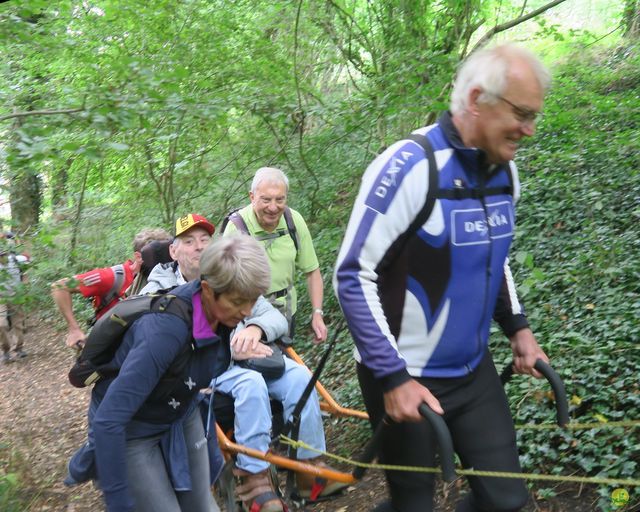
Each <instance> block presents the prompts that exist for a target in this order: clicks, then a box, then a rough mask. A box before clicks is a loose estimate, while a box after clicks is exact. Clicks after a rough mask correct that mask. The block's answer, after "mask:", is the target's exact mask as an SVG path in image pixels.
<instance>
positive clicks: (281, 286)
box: [223, 167, 327, 343]
mask: <svg viewBox="0 0 640 512" xmlns="http://www.w3.org/2000/svg"><path fill="white" fill-rule="evenodd" d="M288 192H289V180H288V179H287V177H286V176H285V174H284V173H283V172H282V171H281V170H280V169H276V168H273V167H262V168H260V169H258V170H257V171H256V174H255V176H254V177H253V182H252V183H251V191H250V192H249V199H250V200H251V204H249V205H247V206H245V207H244V208H242V209H240V210H238V211H237V212H235V213H234V214H232V215H231V217H230V219H229V220H230V222H229V223H228V224H227V226H226V228H225V230H224V233H223V234H224V235H228V234H231V233H235V232H236V231H243V232H247V233H249V234H250V235H251V236H253V237H254V238H256V239H257V240H259V241H261V242H262V243H263V244H264V248H265V250H266V251H267V256H268V257H269V264H270V265H271V287H270V288H269V291H268V292H267V295H266V297H267V298H268V299H269V300H270V301H271V302H272V304H273V305H274V306H275V307H277V308H278V309H279V310H280V311H281V312H282V313H283V314H284V316H285V317H286V318H287V320H288V321H289V335H290V336H291V337H293V334H294V327H295V314H296V306H297V304H296V303H297V293H296V289H295V287H294V282H295V272H296V269H298V270H299V271H300V272H302V273H303V274H305V275H306V278H307V289H308V291H309V299H310V300H311V307H312V309H313V313H312V316H311V327H312V329H313V333H314V337H315V339H314V341H315V342H316V343H319V342H321V341H324V340H326V339H327V327H326V326H325V324H324V319H323V318H322V316H323V313H322V300H323V294H324V285H323V282H322V275H321V274H320V266H319V264H318V258H317V257H316V253H315V250H314V248H313V241H312V240H311V234H310V233H309V229H308V228H307V224H306V222H305V221H304V219H303V218H302V215H300V214H299V213H298V212H297V211H295V210H292V209H290V208H289V207H288V206H287V194H288Z"/></svg>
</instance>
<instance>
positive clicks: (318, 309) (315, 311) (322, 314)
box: [313, 308, 324, 316]
mask: <svg viewBox="0 0 640 512" xmlns="http://www.w3.org/2000/svg"><path fill="white" fill-rule="evenodd" d="M316 313H318V314H319V315H320V316H324V311H322V310H321V309H320V308H315V309H314V310H313V314H314V315H315V314H316Z"/></svg>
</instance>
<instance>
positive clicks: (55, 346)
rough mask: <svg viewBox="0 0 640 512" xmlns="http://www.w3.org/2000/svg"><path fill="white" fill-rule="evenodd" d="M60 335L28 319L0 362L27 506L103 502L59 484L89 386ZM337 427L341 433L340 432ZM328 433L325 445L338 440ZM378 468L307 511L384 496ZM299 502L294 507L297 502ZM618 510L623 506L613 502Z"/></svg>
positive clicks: (5, 424)
mask: <svg viewBox="0 0 640 512" xmlns="http://www.w3.org/2000/svg"><path fill="white" fill-rule="evenodd" d="M63 345H64V344H63V336H62V334H61V333H59V332H55V331H53V330H52V329H51V328H50V327H49V326H48V325H47V323H45V322H44V321H42V322H39V323H38V322H36V321H35V320H34V319H33V318H32V319H30V322H29V325H28V333H27V338H26V343H25V349H26V351H27V352H28V353H29V357H27V358H26V359H23V360H20V361H17V362H14V363H11V364H9V365H0V393H1V396H2V400H0V468H3V469H7V468H9V469H10V470H11V471H17V472H18V473H19V474H20V475H21V481H20V488H21V489H22V491H23V495H24V498H25V499H26V500H28V501H29V502H30V505H29V507H28V509H27V510H28V511H30V512H36V511H56V512H57V511H65V512H95V511H100V510H103V505H102V499H101V496H100V494H99V493H98V492H97V491H96V490H95V489H94V488H93V486H92V485H91V484H85V485H81V486H76V487H74V488H67V487H65V486H64V485H63V484H62V480H63V479H64V476H65V475H66V463H67V460H68V459H69V456H70V455H71V454H72V453H73V451H74V450H75V449H76V448H77V447H78V446H80V444H81V443H82V442H84V439H85V424H86V421H85V412H86V406H87V402H88V399H89V392H90V391H89V390H88V389H86V390H83V389H76V388H73V387H72V386H71V385H70V384H69V383H68V381H67V378H66V372H67V370H68V369H69V367H70V366H71V364H72V362H73V357H74V356H73V353H72V352H71V351H69V350H68V349H66V348H64V346H63ZM342 434H343V433H340V435H342ZM332 437H333V436H332V435H330V437H329V446H330V447H331V445H334V446H335V444H336V443H337V441H338V440H337V439H336V440H332ZM463 485H464V484H462V485H461V482H456V483H454V484H451V485H449V486H446V487H444V486H442V485H439V486H438V493H437V494H438V499H437V500H438V505H437V507H436V510H439V511H441V512H450V511H452V510H453V509H454V506H455V502H456V501H457V497H458V496H459V494H460V492H461V486H463ZM385 494H386V490H385V487H384V480H383V477H382V475H381V473H379V472H375V471H370V472H369V473H368V474H367V476H366V477H365V479H364V480H363V481H362V482H360V483H359V484H358V485H357V486H353V487H350V488H349V489H347V490H346V492H345V493H344V494H343V495H342V496H341V497H339V498H337V499H335V500H332V501H330V502H324V503H319V504H316V505H314V506H305V507H304V508H303V510H307V511H309V512H365V511H370V510H371V509H372V508H373V506H374V505H375V504H376V503H378V502H380V501H381V500H382V499H384V496H385ZM596 498H597V497H596V495H595V492H594V491H593V490H587V491H584V490H583V491H582V492H581V491H580V490H578V489H575V488H567V489H561V490H559V495H558V496H557V497H556V498H553V499H552V500H551V501H544V502H540V501H536V499H535V493H533V494H532V500H531V503H530V505H529V506H528V507H527V508H526V511H527V512H534V511H535V512H588V511H590V510H594V511H595V510H598V509H597V508H596V507H595V504H594V503H595V500H596ZM298 510H299V509H298ZM619 510H622V509H619Z"/></svg>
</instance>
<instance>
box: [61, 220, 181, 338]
mask: <svg viewBox="0 0 640 512" xmlns="http://www.w3.org/2000/svg"><path fill="white" fill-rule="evenodd" d="M155 240H171V235H170V234H169V233H168V232H167V231H165V230H164V229H160V228H151V229H144V230H142V231H140V232H139V233H138V234H137V235H136V236H135V237H134V239H133V259H130V260H127V261H125V262H124V263H121V264H119V265H114V266H112V267H105V268H96V269H93V270H90V271H88V272H84V273H82V274H76V275H75V276H73V277H71V278H69V277H65V278H62V279H59V280H58V281H55V282H54V283H53V284H52V285H51V296H52V297H53V300H54V301H55V303H56V305H57V306H58V309H59V310H60V312H61V313H62V316H63V317H64V319H65V320H66V322H67V325H68V326H69V330H68V332H67V337H66V344H67V346H68V347H82V345H83V344H84V340H85V338H86V334H85V333H84V330H83V329H81V328H80V325H79V324H78V321H77V320H76V317H75V316H74V314H73V302H72V296H71V294H72V293H81V294H82V295H83V296H84V297H86V298H91V299H92V300H93V308H94V310H95V319H96V320H97V319H98V318H100V317H101V316H103V315H104V314H105V313H106V312H107V311H109V309H111V308H112V307H113V306H115V305H116V303H117V302H118V301H119V300H120V299H121V298H122V297H123V296H124V295H125V292H126V291H127V289H128V288H129V287H130V286H131V285H132V283H133V282H134V279H135V278H136V276H137V275H138V273H139V272H140V269H141V267H142V255H141V251H142V249H143V247H144V246H145V245H147V244H148V243H150V242H152V241H155Z"/></svg>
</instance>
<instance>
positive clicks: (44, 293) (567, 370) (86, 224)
mask: <svg viewBox="0 0 640 512" xmlns="http://www.w3.org/2000/svg"><path fill="white" fill-rule="evenodd" d="M543 3H546V2H543V1H541V0H540V1H535V2H528V3H527V4H528V6H529V7H528V8H530V9H534V8H538V7H540V6H541V5H542V4H543ZM521 10H522V4H521V3H520V2H518V3H515V2H513V3H512V2H497V1H496V2H493V1H482V2H480V1H470V2H455V1H438V2H435V1H428V0H411V1H402V2H399V1H396V0H384V1H379V2H366V1H360V0H326V1H321V0H313V1H309V2H295V3H292V2H257V3H256V2H249V1H246V0H240V1H237V2H233V3H229V2H222V1H219V0H214V1H201V0H189V1H181V2H173V1H169V0H162V1H159V2H140V1H132V2H126V3H125V2H117V1H114V0H100V1H96V2H94V3H91V4H89V3H86V2H85V3H82V4H79V3H77V2H70V1H68V0H62V1H59V2H45V1H43V0H25V1H21V2H6V3H3V4H2V5H1V6H0V36H1V37H2V42H1V44H0V49H1V50H2V52H3V57H4V58H3V59H2V62H1V63H0V100H1V101H0V105H3V107H2V108H0V116H7V115H10V114H11V113H12V112H13V111H17V112H28V111H41V110H44V111H57V110H62V111H65V113H59V114H50V115H30V116H24V117H19V118H10V119H7V120H4V121H2V123H3V124H2V128H3V130H5V133H4V135H5V137H4V140H5V143H6V146H5V147H3V148H2V154H1V155H0V158H1V164H2V165H1V167H0V173H1V174H2V176H3V177H5V178H7V179H8V180H9V184H11V183H13V182H14V181H15V179H16V177H20V176H22V175H25V176H27V178H29V177H30V178H31V179H30V181H27V180H26V179H25V181H24V183H28V184H29V186H30V187H31V188H32V189H33V192H34V193H36V194H37V193H39V192H40V191H42V192H43V197H42V199H43V203H42V218H41V222H40V224H39V225H38V226H36V225H33V226H32V227H31V228H30V229H29V232H28V235H27V236H26V238H25V239H26V240H27V242H28V245H29V250H30V252H31V254H32V255H33V264H32V267H31V269H30V270H29V272H28V275H29V282H28V283H27V286H28V291H29V293H28V296H29V297H30V302H28V304H27V305H28V306H29V307H30V308H31V309H32V310H37V311H39V312H40V314H41V315H43V317H44V318H49V319H50V318H52V317H53V316H54V315H53V308H52V303H51V299H50V295H49V284H50V283H51V282H52V281H54V280H56V279H58V278H60V277H64V276H70V275H72V274H74V273H77V272H81V271H84V270H87V269H90V268H93V267H95V266H108V265H112V264H114V263H116V262H120V261H122V260H124V259H125V258H127V257H129V256H130V254H131V247H130V245H131V239H132V237H133V235H134V233H135V232H137V231H139V230H140V229H141V228H143V227H150V226H159V227H165V228H166V229H171V228H172V226H173V221H174V219H175V217H176V216H178V215H182V214H184V213H187V212H198V213H202V214H204V215H206V216H207V217H209V218H210V219H211V220H213V221H214V222H216V224H217V223H218V222H219V220H220V219H221V218H222V216H223V214H224V213H225V212H227V211H228V210H229V208H230V207H232V206H239V205H242V204H244V203H245V202H246V200H247V199H246V196H247V191H248V188H249V183H250V180H251V177H252V175H253V173H254V171H255V170H256V168H257V167H260V166H263V165H276V166H279V167H281V168H283V169H284V170H285V171H286V172H287V173H288V174H289V177H290V180H291V193H290V204H291V206H292V207H294V208H296V209H298V210H300V211H301V212H302V214H303V215H304V216H305V218H306V219H307V221H308V222H309V225H310V227H311V231H312V234H313V236H314V243H315V246H316V251H317V253H318V257H319V260H320V264H321V268H322V270H323V276H324V280H325V305H324V310H325V312H326V315H327V320H328V322H329V324H330V328H331V329H330V336H331V335H332V333H331V330H334V331H335V330H336V329H337V326H338V322H339V319H340V316H341V315H340V312H339V308H338V305H337V303H336V300H335V297H334V296H333V293H332V289H331V272H332V269H333V265H334V262H335V259H336V256H337V250H338V247H339V244H340V241H341V239H342V236H343V233H344V230H345V227H346V224H347V221H348V216H349V212H350V208H351V205H352V203H353V200H354V197H355V194H356V193H357V189H358V185H359V181H360V177H361V175H362V172H363V171H364V169H365V168H366V166H367V165H368V163H369V162H370V161H371V160H372V159H373V157H374V156H375V155H376V154H378V153H379V152H380V151H381V150H382V149H383V148H384V147H386V146H387V145H388V144H389V143H391V142H392V141H394V140H396V139H397V138H399V137H401V136H404V135H406V134H407V133H409V132H410V131H411V130H413V129H415V128H416V127H418V126H423V125H425V124H427V122H428V119H429V116H430V114H433V113H435V112H437V111H440V110H442V109H445V108H446V106H447V97H448V87H449V84H450V79H451V76H452V74H453V70H454V69H455V66H456V65H457V62H458V60H459V58H460V57H461V56H462V55H464V54H465V53H466V52H468V51H469V49H470V48H472V47H473V43H474V41H477V40H478V39H479V38H480V37H482V35H483V34H485V33H487V32H488V31H489V30H490V28H491V27H493V26H497V25H499V24H501V23H504V22H506V21H508V20H511V19H514V18H515V17H517V16H518V15H520V14H521ZM621 12H622V2H621V1H617V2H574V1H571V2H569V1H567V2H566V3H565V4H561V5H560V6H559V7H558V8H557V10H556V9H554V10H553V11H549V12H547V13H545V14H544V15H542V16H539V17H536V18H535V19H534V20H531V21H529V22H527V23H525V24H522V25H519V26H517V27H515V28H514V29H512V30H510V31H508V32H507V33H506V37H509V38H515V39H519V40H526V41H527V44H530V45H531V46H532V47H534V48H535V47H537V48H538V49H539V50H540V52H541V53H543V54H544V55H545V56H546V58H547V61H548V62H550V63H557V64H556V65H555V66H554V68H555V69H554V75H555V84H554V87H553V89H552V91H551V93H550V94H549V97H548V99H547V102H546V105H545V115H544V117H543V118H542V120H541V121H540V123H539V126H538V134H537V136H536V137H535V138H534V139H533V140H532V141H531V142H530V143H528V144H527V145H525V146H524V147H523V148H522V149H521V151H520V153H519V155H518V163H519V166H520V176H521V180H522V185H523V194H522V199H521V202H520V205H519V209H518V215H519V217H518V233H517V240H516V242H515V246H514V250H513V253H512V256H513V257H512V264H513V270H514V272H515V275H516V280H517V282H518V284H519V287H520V289H519V291H520V293H521V295H522V298H523V300H524V302H525V304H526V305H527V308H528V315H529V318H530V321H531V323H532V325H533V327H534V329H535V331H536V333H537V335H538V338H539V339H540V340H541V341H542V342H543V344H544V347H545V350H547V352H548V353H549V354H550V356H551V357H552V361H553V363H554V365H555V367H556V368H557V369H558V370H559V371H560V373H561V375H562V376H563V378H564V379H565V383H566V386H567V390H568V392H569V394H570V395H571V396H573V395H575V396H576V397H577V398H576V399H575V400H574V402H575V404H574V405H573V408H572V415H573V417H574V419H575V420H577V421H582V422H591V421H597V420H596V419H595V418H601V417H605V418H607V419H610V420H614V419H621V418H636V419H637V418H638V417H640V390H639V388H638V383H637V374H638V370H639V368H638V365H639V364H640V358H639V357H638V355H639V354H638V349H637V347H638V342H639V341H640V337H639V334H638V329H637V328H638V318H640V297H639V287H638V283H639V282H640V272H639V271H638V268H640V261H639V257H640V256H639V255H640V233H639V229H638V226H639V225H640V223H639V222H638V221H639V220H640V203H639V202H638V198H639V197H640V178H639V175H638V173H639V169H640V156H639V155H640V153H639V152H638V147H640V140H638V138H639V135H638V134H639V133H640V130H639V129H638V128H639V121H640V119H639V118H638V115H639V114H638V108H637V105H638V94H637V90H638V87H639V86H640V71H639V70H640V66H639V64H640V59H639V57H638V49H637V47H636V46H633V45H631V44H629V45H627V46H619V47H615V42H616V39H614V38H615V37H617V35H618V34H616V32H613V33H612V34H611V35H609V36H607V37H606V38H605V39H604V40H602V41H600V38H601V37H602V36H603V34H606V33H607V32H610V31H611V30H612V29H613V28H615V24H617V23H618V19H619V16H620V15H621ZM558 13H563V17H564V19H565V23H563V25H562V26H560V25H559V24H558V16H557V14H558ZM588 16H591V17H593V18H594V22H593V23H592V24H591V25H589V27H588V28H589V30H586V29H584V28H580V29H573V28H572V29H571V30H567V29H566V28H565V27H566V25H567V23H574V22H575V21H576V18H585V17H588ZM596 18H597V19H596ZM567 19H568V22H566V20H567ZM605 22H606V23H608V25H606V26H605ZM582 26H583V27H584V25H582ZM501 37H502V36H501ZM596 43H598V44H596ZM603 43H604V44H609V45H610V46H611V48H609V49H604V50H603V49H600V48H601V47H600V46H599V45H600V44H603ZM34 177H35V178H37V179H35V180H34V179H33V178H34ZM1 186H2V187H3V188H5V189H9V186H8V185H1ZM29 197H30V196H26V195H25V197H24V201H27V200H29ZM36 206H37V207H38V208H40V206H39V205H36ZM298 285H299V287H300V290H304V288H305V282H304V278H302V277H301V279H300V281H299V283H298ZM300 296H301V299H302V304H301V307H300V309H299V315H300V319H301V320H300V321H299V325H300V331H301V332H303V333H304V331H305V329H307V325H306V322H305V321H304V319H305V318H308V317H309V315H310V309H309V303H308V300H307V299H306V295H305V294H304V293H301V294H300ZM80 305H81V302H78V304H76V306H80ZM85 312H86V316H89V314H90V311H89V309H86V310H85ZM81 316H82V315H81ZM301 338H303V339H301V340H299V348H301V350H302V351H303V352H305V356H306V358H307V359H308V362H309V364H310V365H311V366H314V365H315V363H316V361H317V360H318V359H319V357H320V354H321V351H322V347H313V346H312V345H311V343H310V342H309V341H308V340H305V339H304V336H301ZM493 346H494V347H495V348H494V354H495V358H496V361H497V363H499V365H502V364H507V362H508V360H509V359H510V357H511V356H510V352H509V350H508V347H507V346H506V344H505V342H504V339H503V337H502V336H501V335H499V334H497V333H496V335H495V340H493ZM351 352H352V342H351V340H350V338H349V336H348V335H347V334H346V332H342V333H340V336H339V340H338V346H337V348H336V350H335V352H334V353H333V354H332V356H331V359H330V362H329V367H328V368H327V369H326V371H325V374H324V376H323V382H324V383H325V385H326V386H327V387H328V388H329V389H332V390H337V391H336V398H337V399H338V401H340V402H341V403H343V404H344V405H346V406H350V407H355V408H362V403H361V397H360V394H359V392H358V387H357V383H356V380H355V377H354V376H353V374H354V372H353V371H352V367H353V363H352V360H351ZM545 390H546V386H545V384H544V383H540V382H534V381H533V380H531V379H527V378H524V377H519V378H515V379H514V380H513V382H512V383H511V384H510V385H509V388H508V392H509V396H510V400H511V403H512V406H513V412H514V416H515V418H516V421H517V422H518V423H529V422H535V423H540V422H548V421H552V418H553V413H552V411H551V407H550V405H551V404H550V403H549V401H548V399H547V398H546V395H545V393H544V391H545ZM578 402H580V403H579V404H578ZM358 425H359V426H358ZM343 427H344V429H345V430H347V431H349V433H350V434H349V435H351V434H352V433H353V432H354V431H357V434H358V435H356V436H355V438H357V440H358V441H357V443H359V442H360V441H361V440H362V438H363V436H366V434H367V431H368V426H367V425H365V424H364V423H357V424H356V423H351V422H346V424H344V425H343V423H340V422H339V423H338V424H337V425H336V430H339V429H341V428H343ZM519 442H520V446H521V447H522V460H523V464H524V466H525V470H527V471H535V472H543V471H549V472H554V473H559V472H562V473H563V474H568V473H570V472H574V471H576V472H579V473H581V474H590V475H610V476H616V477H622V478H624V477H632V476H633V475H634V474H637V472H638V468H637V464H638V463H639V461H638V459H637V453H638V436H637V430H635V431H624V432H619V431H617V430H606V429H603V430H597V431H596V430H594V431H584V432H572V433H570V434H567V433H560V432H553V433H550V432H549V431H528V430H527V431H522V432H520V433H519ZM345 450H346V447H345ZM346 451H347V452H348V450H346ZM634 454H636V455H634ZM2 482H5V480H2ZM3 485H4V484H3ZM550 492H551V491H545V490H543V491H541V495H544V494H545V493H546V494H549V493H550ZM602 492H603V496H604V498H603V499H605V498H607V499H608V494H607V490H606V489H605V490H603V491H602Z"/></svg>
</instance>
